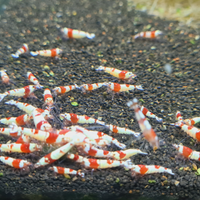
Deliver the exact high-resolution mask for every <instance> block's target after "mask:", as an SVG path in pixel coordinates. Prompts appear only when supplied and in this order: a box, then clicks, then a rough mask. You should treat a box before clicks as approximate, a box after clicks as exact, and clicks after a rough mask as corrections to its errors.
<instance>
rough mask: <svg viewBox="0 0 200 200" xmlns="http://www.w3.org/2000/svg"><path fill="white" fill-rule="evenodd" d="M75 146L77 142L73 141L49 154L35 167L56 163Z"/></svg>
mask: <svg viewBox="0 0 200 200" xmlns="http://www.w3.org/2000/svg"><path fill="white" fill-rule="evenodd" d="M74 144H75V141H72V142H69V143H67V144H65V145H64V146H61V147H60V148H58V149H56V150H54V151H52V152H51V153H49V154H47V155H46V156H44V157H42V158H41V159H40V160H38V162H37V163H36V164H35V165H34V167H35V168H38V167H42V166H45V165H48V164H51V163H53V162H55V161H56V160H58V159H59V158H61V157H62V156H64V155H65V154H66V153H67V152H68V151H69V150H70V149H71V148H72V147H73V146H74Z"/></svg>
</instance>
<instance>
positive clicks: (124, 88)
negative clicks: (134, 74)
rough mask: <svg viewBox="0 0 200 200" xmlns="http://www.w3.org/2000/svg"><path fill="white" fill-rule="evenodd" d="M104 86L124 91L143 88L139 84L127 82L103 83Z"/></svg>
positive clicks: (116, 90)
mask: <svg viewBox="0 0 200 200" xmlns="http://www.w3.org/2000/svg"><path fill="white" fill-rule="evenodd" d="M105 86H107V87H108V88H109V90H111V91H113V92H125V91H130V90H135V89H138V90H144V89H143V88H142V86H141V85H129V84H118V83H112V82H109V83H105Z"/></svg>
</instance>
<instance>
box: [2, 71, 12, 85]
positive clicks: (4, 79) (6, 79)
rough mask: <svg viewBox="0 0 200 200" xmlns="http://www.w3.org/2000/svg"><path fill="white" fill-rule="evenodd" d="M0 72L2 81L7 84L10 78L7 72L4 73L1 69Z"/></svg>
mask: <svg viewBox="0 0 200 200" xmlns="http://www.w3.org/2000/svg"><path fill="white" fill-rule="evenodd" d="M0 74H1V80H2V83H4V84H9V82H10V78H9V76H8V74H7V73H6V70H1V71H0Z"/></svg>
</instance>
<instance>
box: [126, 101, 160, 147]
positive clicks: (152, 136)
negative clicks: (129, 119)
mask: <svg viewBox="0 0 200 200" xmlns="http://www.w3.org/2000/svg"><path fill="white" fill-rule="evenodd" d="M127 105H128V106H129V107H130V108H131V109H134V110H135V116H136V119H137V121H138V123H139V126H140V129H141V131H142V133H143V135H144V137H145V139H146V140H147V141H148V142H149V143H150V145H151V146H153V148H156V149H157V148H158V147H159V141H158V137H157V135H156V133H155V131H154V130H153V129H152V127H151V125H150V123H149V122H148V121H147V119H146V118H145V116H144V114H143V113H142V111H141V110H140V107H139V105H138V100H137V99H136V98H134V99H133V100H132V101H129V102H128V103H127Z"/></svg>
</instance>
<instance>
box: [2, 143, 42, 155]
mask: <svg viewBox="0 0 200 200" xmlns="http://www.w3.org/2000/svg"><path fill="white" fill-rule="evenodd" d="M41 149H42V146H41V145H38V144H35V143H29V144H20V143H10V144H0V152H9V153H10V152H18V153H31V152H34V151H40V150H41Z"/></svg>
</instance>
